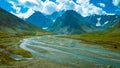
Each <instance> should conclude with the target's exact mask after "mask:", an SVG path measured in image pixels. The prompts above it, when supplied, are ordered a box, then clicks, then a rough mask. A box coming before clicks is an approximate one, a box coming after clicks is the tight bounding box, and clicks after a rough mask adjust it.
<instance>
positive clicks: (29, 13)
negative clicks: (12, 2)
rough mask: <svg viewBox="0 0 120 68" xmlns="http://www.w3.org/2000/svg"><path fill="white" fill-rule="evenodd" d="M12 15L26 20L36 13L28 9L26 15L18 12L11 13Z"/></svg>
mask: <svg viewBox="0 0 120 68" xmlns="http://www.w3.org/2000/svg"><path fill="white" fill-rule="evenodd" d="M11 13H12V14H14V15H16V16H18V17H20V18H23V19H26V18H28V17H29V16H31V15H32V14H33V13H34V11H33V10H32V9H28V11H27V12H25V13H21V12H18V13H13V12H11Z"/></svg>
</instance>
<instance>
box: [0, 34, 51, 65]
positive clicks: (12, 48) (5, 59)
mask: <svg viewBox="0 0 120 68" xmlns="http://www.w3.org/2000/svg"><path fill="white" fill-rule="evenodd" d="M42 35H52V33H40V32H38V33H37V34H33V33H26V32H24V33H9V34H8V33H5V32H0V49H4V50H6V51H8V52H10V53H12V54H18V55H22V56H23V57H27V58H29V57H32V55H31V53H29V52H28V51H25V50H23V49H21V48H20V47H19V42H20V40H22V39H24V38H30V37H35V36H42ZM12 60H13V59H12V58H10V57H9V56H7V55H6V54H4V53H3V52H2V51H0V65H6V64H8V63H9V62H12ZM13 61H15V60H13Z"/></svg>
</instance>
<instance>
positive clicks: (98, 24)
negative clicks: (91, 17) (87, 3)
mask: <svg viewBox="0 0 120 68" xmlns="http://www.w3.org/2000/svg"><path fill="white" fill-rule="evenodd" d="M97 20H98V22H97V23H96V26H101V23H100V20H101V18H97Z"/></svg>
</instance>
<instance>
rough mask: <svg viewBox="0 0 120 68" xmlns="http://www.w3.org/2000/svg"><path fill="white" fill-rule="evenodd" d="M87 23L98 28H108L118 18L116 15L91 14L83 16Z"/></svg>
mask: <svg viewBox="0 0 120 68" xmlns="http://www.w3.org/2000/svg"><path fill="white" fill-rule="evenodd" d="M84 19H85V20H86V21H87V22H88V23H90V24H91V25H93V26H96V27H98V28H104V29H107V28H110V27H111V26H112V25H114V24H115V23H116V22H118V21H119V20H120V16H118V15H92V16H88V17H85V18H84Z"/></svg>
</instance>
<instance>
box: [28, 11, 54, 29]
mask: <svg viewBox="0 0 120 68" xmlns="http://www.w3.org/2000/svg"><path fill="white" fill-rule="evenodd" d="M26 21H27V22H29V23H32V24H34V25H36V26H38V27H40V28H43V29H44V28H48V27H50V26H51V25H52V21H51V20H50V19H49V18H48V17H46V16H45V15H43V14H42V13H40V12H38V11H37V12H35V13H34V14H32V15H31V16H30V17H29V18H27V19H26Z"/></svg>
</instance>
